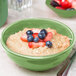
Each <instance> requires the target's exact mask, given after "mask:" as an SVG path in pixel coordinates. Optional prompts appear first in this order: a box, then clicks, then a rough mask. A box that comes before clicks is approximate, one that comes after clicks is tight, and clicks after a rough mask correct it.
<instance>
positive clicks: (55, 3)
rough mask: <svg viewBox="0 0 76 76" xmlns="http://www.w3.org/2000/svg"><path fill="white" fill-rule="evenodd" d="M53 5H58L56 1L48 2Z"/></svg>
mask: <svg viewBox="0 0 76 76" xmlns="http://www.w3.org/2000/svg"><path fill="white" fill-rule="evenodd" d="M50 4H51V5H52V6H53V7H57V6H60V5H59V4H58V3H57V2H56V1H54V0H52V2H51V3H50Z"/></svg>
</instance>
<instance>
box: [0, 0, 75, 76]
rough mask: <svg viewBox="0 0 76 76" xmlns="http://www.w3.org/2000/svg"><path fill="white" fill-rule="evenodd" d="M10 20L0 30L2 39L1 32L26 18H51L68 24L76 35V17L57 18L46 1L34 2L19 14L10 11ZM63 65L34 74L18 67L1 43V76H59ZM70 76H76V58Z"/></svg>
mask: <svg viewBox="0 0 76 76" xmlns="http://www.w3.org/2000/svg"><path fill="white" fill-rule="evenodd" d="M8 11H9V12H8V20H7V24H5V25H4V26H3V27H1V28H0V38H1V32H2V31H3V29H4V28H6V27H7V26H9V24H11V23H13V22H15V21H18V20H21V19H26V18H49V19H54V20H58V21H61V22H63V23H65V24H67V25H68V26H69V27H70V28H71V29H72V30H73V31H74V33H75V35H76V17H74V18H71V19H70V18H68V19H65V18H61V17H59V16H57V15H56V14H55V13H54V12H53V11H52V10H50V9H49V8H48V7H47V6H46V4H45V0H33V6H32V7H31V8H27V9H25V10H24V11H22V12H18V11H15V10H12V9H9V10H8ZM75 47H76V46H75ZM62 65H63V64H61V65H59V66H58V67H56V68H54V69H51V70H49V71H46V72H33V71H29V70H26V69H23V68H21V67H19V66H18V65H16V64H15V63H14V62H13V61H12V60H11V59H10V58H9V57H8V56H7V55H6V53H5V52H4V49H3V47H2V46H1V43H0V76H57V72H58V71H59V70H60V68H61V67H62ZM68 76H76V58H75V60H74V62H73V64H72V66H71V68H70V70H69V73H68Z"/></svg>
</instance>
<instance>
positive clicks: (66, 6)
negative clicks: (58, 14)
mask: <svg viewBox="0 0 76 76" xmlns="http://www.w3.org/2000/svg"><path fill="white" fill-rule="evenodd" d="M73 2H74V1H72V0H52V1H51V5H52V6H53V7H55V8H57V9H62V10H74V9H72V8H74V7H73Z"/></svg>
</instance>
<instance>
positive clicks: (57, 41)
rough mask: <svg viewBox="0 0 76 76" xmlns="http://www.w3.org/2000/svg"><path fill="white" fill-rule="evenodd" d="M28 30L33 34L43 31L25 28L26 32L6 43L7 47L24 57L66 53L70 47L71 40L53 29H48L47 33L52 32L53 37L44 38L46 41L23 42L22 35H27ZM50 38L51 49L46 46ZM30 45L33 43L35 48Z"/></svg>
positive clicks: (18, 34) (21, 32)
mask: <svg viewBox="0 0 76 76" xmlns="http://www.w3.org/2000/svg"><path fill="white" fill-rule="evenodd" d="M28 30H32V31H33V33H39V32H40V30H41V29H37V28H32V29H29V28H25V29H24V30H22V31H19V32H18V33H15V34H12V35H10V36H9V38H8V39H7V41H6V44H7V47H8V48H9V49H11V50H12V51H14V52H16V53H20V54H23V55H30V56H46V55H52V54H56V53H59V52H61V51H64V50H65V49H66V48H68V47H69V46H70V39H69V38H68V37H67V36H63V35H61V34H59V33H57V32H56V30H53V29H51V28H47V29H46V31H47V32H51V33H52V37H49V36H50V35H49V36H48V37H47V36H46V37H47V38H46V37H45V38H46V39H45V38H44V41H43V40H42V39H40V40H42V41H40V42H28V40H27V41H22V40H21V37H22V35H26V32H27V31H28ZM48 38H50V40H49V41H51V43H52V46H51V47H50V48H49V47H47V46H46V45H47V44H46V40H47V39H48ZM29 43H32V45H34V46H33V48H30V47H29ZM38 45H39V47H38ZM44 45H45V46H44ZM50 45H51V44H50Z"/></svg>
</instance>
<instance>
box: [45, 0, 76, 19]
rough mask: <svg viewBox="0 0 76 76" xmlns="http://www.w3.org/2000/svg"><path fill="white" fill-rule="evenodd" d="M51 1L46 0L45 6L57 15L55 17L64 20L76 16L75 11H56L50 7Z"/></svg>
mask: <svg viewBox="0 0 76 76" xmlns="http://www.w3.org/2000/svg"><path fill="white" fill-rule="evenodd" d="M51 1H52V0H46V5H47V6H48V7H49V8H50V9H52V10H53V11H54V12H55V13H57V15H59V16H61V17H64V18H71V17H74V16H76V10H74V11H67V10H60V9H56V8H54V7H53V6H51V5H50V2H51Z"/></svg>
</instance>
